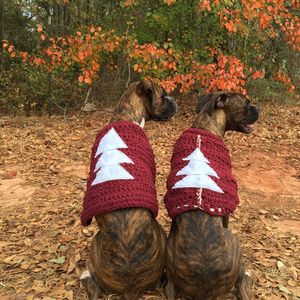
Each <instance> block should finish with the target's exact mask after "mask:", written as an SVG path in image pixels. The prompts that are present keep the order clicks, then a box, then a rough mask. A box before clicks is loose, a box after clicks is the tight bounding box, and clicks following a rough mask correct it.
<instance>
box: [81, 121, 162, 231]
mask: <svg viewBox="0 0 300 300" xmlns="http://www.w3.org/2000/svg"><path fill="white" fill-rule="evenodd" d="M128 207H142V208H146V209H149V210H150V211H151V212H152V214H153V216H154V217H156V216H157V213H158V203H157V197H156V189H155V161H154V155H153V151H152V148H151V146H150V144H149V141H148V138H147V136H146V134H145V133H144V131H143V129H142V128H141V127H140V126H139V125H136V124H134V123H132V122H127V121H119V122H115V123H112V124H109V125H107V126H106V127H104V128H103V130H101V131H100V132H99V134H98V135H97V137H96V140H95V143H94V146H93V148H92V156H91V165H90V175H89V178H88V181H87V190H86V194H85V197H84V200H83V210H82V213H81V223H82V224H83V225H84V226H87V225H89V224H90V223H91V221H92V218H93V217H94V216H96V215H99V214H103V213H106V212H111V211H115V210H118V209H121V208H128Z"/></svg>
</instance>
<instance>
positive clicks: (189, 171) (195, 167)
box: [176, 160, 219, 178]
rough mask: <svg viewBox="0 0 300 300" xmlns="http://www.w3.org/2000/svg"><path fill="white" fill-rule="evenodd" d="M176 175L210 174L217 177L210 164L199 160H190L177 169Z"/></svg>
mask: <svg viewBox="0 0 300 300" xmlns="http://www.w3.org/2000/svg"><path fill="white" fill-rule="evenodd" d="M176 175H177V176H179V175H210V176H214V177H217V178H219V176H218V174H217V173H216V171H215V170H214V169H213V168H212V167H211V166H209V165H208V164H207V163H206V162H204V161H200V160H191V161H190V162H189V163H188V164H187V165H186V166H185V167H184V168H183V169H181V170H180V171H178V172H177V174H176Z"/></svg>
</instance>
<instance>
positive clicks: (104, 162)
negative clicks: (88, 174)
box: [94, 149, 134, 172]
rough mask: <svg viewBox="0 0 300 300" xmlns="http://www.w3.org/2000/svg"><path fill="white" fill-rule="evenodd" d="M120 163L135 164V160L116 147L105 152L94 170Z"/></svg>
mask: <svg viewBox="0 0 300 300" xmlns="http://www.w3.org/2000/svg"><path fill="white" fill-rule="evenodd" d="M120 163H128V164H134V162H133V161H132V160H131V159H130V158H129V157H128V156H127V155H126V154H124V153H123V152H121V151H120V150H117V149H116V150H110V151H106V152H103V153H102V154H101V156H100V158H99V159H98V161H97V163H96V166H95V170H94V172H96V171H97V170H99V169H100V168H101V167H104V166H110V165H116V164H120Z"/></svg>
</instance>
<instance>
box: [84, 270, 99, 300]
mask: <svg viewBox="0 0 300 300" xmlns="http://www.w3.org/2000/svg"><path fill="white" fill-rule="evenodd" d="M80 281H81V282H82V284H83V285H84V287H85V288H86V291H87V294H88V299H89V300H97V299H98V298H99V297H100V296H101V294H102V293H101V289H100V287H99V285H98V283H97V281H96V280H95V279H94V278H93V276H92V274H91V273H90V271H88V270H85V271H84V272H83V273H82V274H81V276H80Z"/></svg>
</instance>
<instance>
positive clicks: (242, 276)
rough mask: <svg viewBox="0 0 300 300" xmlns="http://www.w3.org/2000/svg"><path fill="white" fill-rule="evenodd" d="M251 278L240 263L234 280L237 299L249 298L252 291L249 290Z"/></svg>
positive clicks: (246, 299) (249, 299) (247, 299)
mask: <svg viewBox="0 0 300 300" xmlns="http://www.w3.org/2000/svg"><path fill="white" fill-rule="evenodd" d="M251 284H252V278H251V275H250V273H249V272H247V271H245V268H244V266H243V265H242V267H241V270H240V273H239V276H238V279H237V281H236V284H235V286H236V289H237V297H238V299H239V300H251V299H252V291H251Z"/></svg>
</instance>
